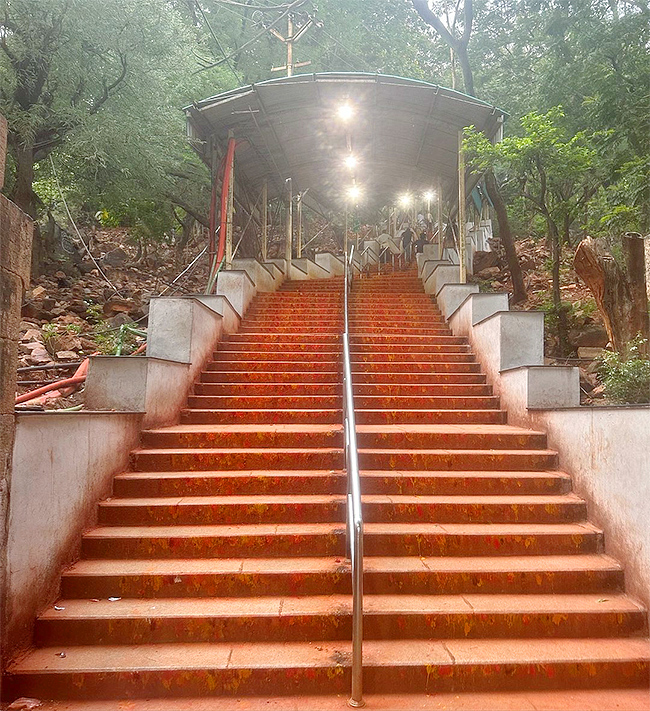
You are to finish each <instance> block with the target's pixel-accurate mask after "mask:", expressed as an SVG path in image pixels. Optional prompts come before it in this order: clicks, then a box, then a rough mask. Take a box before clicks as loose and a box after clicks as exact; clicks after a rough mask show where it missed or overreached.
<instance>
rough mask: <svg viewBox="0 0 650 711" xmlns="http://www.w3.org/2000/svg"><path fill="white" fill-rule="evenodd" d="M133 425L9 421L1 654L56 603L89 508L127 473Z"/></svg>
mask: <svg viewBox="0 0 650 711" xmlns="http://www.w3.org/2000/svg"><path fill="white" fill-rule="evenodd" d="M134 360H135V359H134ZM141 421H142V415H141V414H137V413H132V412H129V413H121V412H108V413H101V412H71V413H63V412H56V411H51V412H34V413H19V414H17V415H16V438H15V443H14V453H13V477H12V482H11V510H10V515H9V537H8V544H7V612H8V622H7V626H6V629H5V630H4V640H5V645H6V651H7V652H8V653H9V654H11V652H12V651H13V652H16V651H18V650H19V649H20V648H21V647H24V646H27V645H28V644H29V643H30V641H31V636H32V629H33V624H34V619H35V618H36V615H37V614H38V613H39V612H40V611H41V610H42V609H43V608H44V607H45V606H47V605H49V604H50V603H51V602H52V601H53V600H54V599H56V597H57V594H58V586H59V579H60V576H61V569H62V568H63V567H64V566H65V565H67V564H68V563H70V562H72V561H73V560H74V559H75V558H76V557H78V554H79V546H80V542H81V535H82V533H83V531H84V530H85V529H86V528H88V527H89V526H91V525H92V524H93V523H94V521H95V516H96V505H97V502H98V501H100V500H101V499H103V498H105V497H106V496H109V495H110V493H111V484H112V481H113V477H114V476H115V475H116V474H119V473H120V472H122V471H124V470H125V469H126V468H127V466H128V459H129V452H130V450H131V449H132V448H133V447H135V446H136V445H137V443H138V439H139V435H140V428H141Z"/></svg>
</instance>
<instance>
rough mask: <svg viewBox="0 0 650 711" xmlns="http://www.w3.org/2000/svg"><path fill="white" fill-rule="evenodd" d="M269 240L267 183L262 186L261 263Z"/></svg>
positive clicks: (264, 257) (264, 258) (264, 259)
mask: <svg viewBox="0 0 650 711" xmlns="http://www.w3.org/2000/svg"><path fill="white" fill-rule="evenodd" d="M268 239H269V181H268V180H265V181H264V185H262V261H263V262H265V261H266V250H267V244H268Z"/></svg>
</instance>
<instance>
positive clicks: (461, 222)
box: [458, 129, 467, 284]
mask: <svg viewBox="0 0 650 711" xmlns="http://www.w3.org/2000/svg"><path fill="white" fill-rule="evenodd" d="M466 231H467V219H466V217H465V155H464V153H463V131H462V129H461V130H460V131H459V132H458V258H459V260H460V283H461V284H465V282H466V281H467V264H466V263H465V251H466V249H467V237H466Z"/></svg>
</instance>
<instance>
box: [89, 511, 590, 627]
mask: <svg viewBox="0 0 650 711" xmlns="http://www.w3.org/2000/svg"><path fill="white" fill-rule="evenodd" d="M602 549H603V543H602V536H601V535H600V534H596V533H585V534H581V535H576V534H572V535H562V534H547V535H541V534H530V535H503V536H492V535H472V534H458V535H455V534H446V533H440V534H427V533H419V534H402V533H393V534H379V533H366V534H365V535H364V552H365V555H367V556H417V557H421V556H454V557H462V558H472V557H474V556H500V557H501V556H506V557H507V556H522V555H526V556H544V555H580V554H589V553H600V552H602ZM82 554H83V556H84V557H86V558H91V559H103V560H129V559H134V558H135V559H139V560H170V559H177V558H183V559H199V560H205V559H209V558H267V557H269V556H271V557H273V556H280V557H283V558H292V557H301V556H339V557H344V556H345V530H344V527H343V525H341V529H340V531H339V533H338V534H332V535H319V534H314V535H311V534H308V533H305V534H291V535H285V534H273V535H260V536H255V535H245V536H237V535H233V536H195V537H190V536H187V537H185V536H184V537H168V536H153V535H152V536H148V537H146V538H144V537H143V538H141V539H139V540H134V539H132V538H95V537H93V536H87V537H85V538H84V539H83V541H82ZM596 634H600V633H599V632H597V633H596Z"/></svg>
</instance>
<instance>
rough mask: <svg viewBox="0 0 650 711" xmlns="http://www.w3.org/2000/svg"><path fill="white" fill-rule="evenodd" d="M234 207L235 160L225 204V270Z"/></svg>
mask: <svg viewBox="0 0 650 711" xmlns="http://www.w3.org/2000/svg"><path fill="white" fill-rule="evenodd" d="M233 137H234V133H233V132H232V131H228V138H233ZM234 207H235V159H234V157H233V160H232V163H231V165H230V181H229V183H228V202H227V204H226V254H225V257H226V269H230V268H231V266H232V228H233V212H234Z"/></svg>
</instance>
